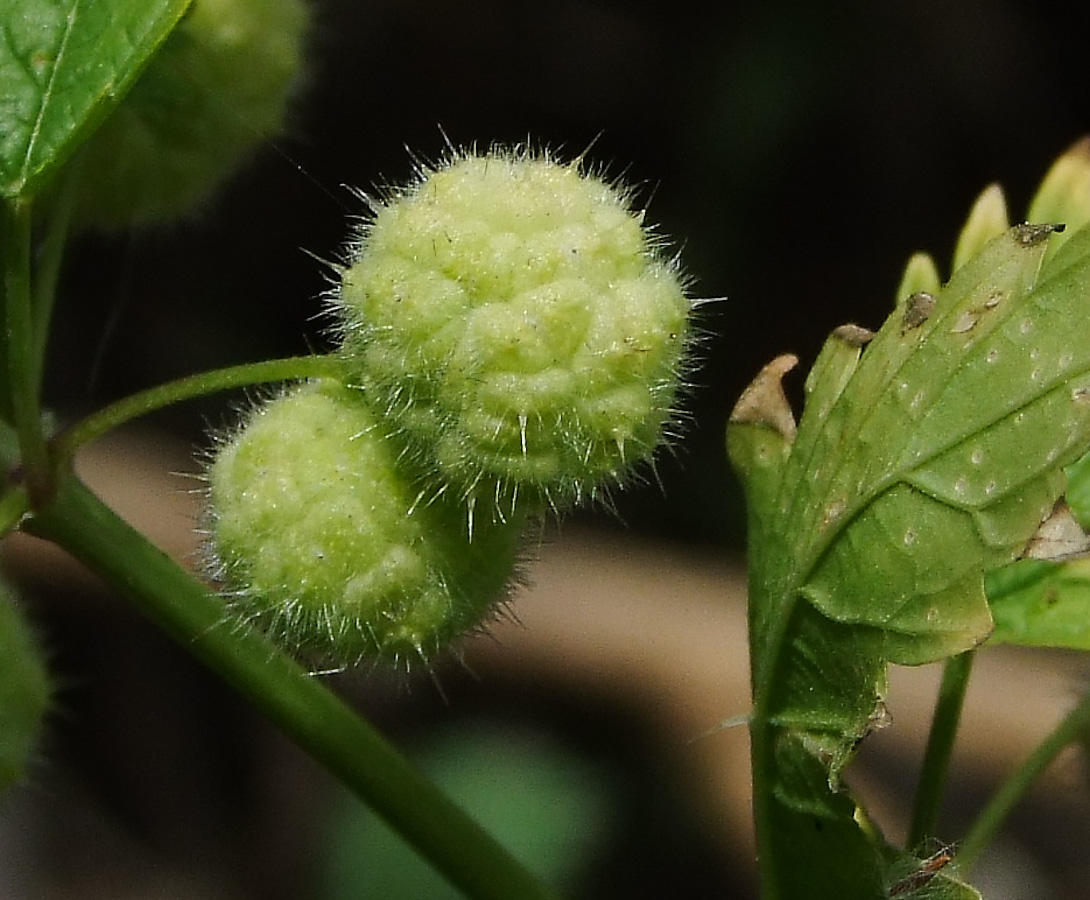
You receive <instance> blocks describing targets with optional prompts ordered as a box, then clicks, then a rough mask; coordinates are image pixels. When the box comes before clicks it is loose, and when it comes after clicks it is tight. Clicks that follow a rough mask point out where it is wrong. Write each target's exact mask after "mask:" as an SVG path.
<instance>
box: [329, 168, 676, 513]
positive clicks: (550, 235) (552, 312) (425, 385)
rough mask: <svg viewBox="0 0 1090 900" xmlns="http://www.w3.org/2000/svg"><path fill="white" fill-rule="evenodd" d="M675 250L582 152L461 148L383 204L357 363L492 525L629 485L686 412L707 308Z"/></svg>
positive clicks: (372, 241) (442, 474) (345, 300)
mask: <svg viewBox="0 0 1090 900" xmlns="http://www.w3.org/2000/svg"><path fill="white" fill-rule="evenodd" d="M660 251H661V245H660V242H658V241H656V240H655V238H654V237H652V236H651V235H650V233H649V231H648V229H647V228H645V227H644V225H643V216H642V213H640V212H636V211H633V210H632V209H631V208H630V207H629V204H628V198H627V196H626V194H625V192H624V191H622V190H620V189H618V188H617V187H615V186H613V185H610V184H608V183H607V182H605V181H604V180H602V179H601V178H599V177H596V176H594V175H589V174H586V173H585V172H583V171H582V170H581V168H580V164H579V163H578V162H574V163H570V164H561V163H558V162H556V161H554V160H552V159H550V158H548V157H547V156H535V155H533V154H531V153H529V152H524V151H502V150H493V151H491V152H489V153H486V154H484V155H456V156H455V157H454V158H453V159H452V160H451V161H450V162H449V163H448V164H446V165H444V166H442V167H439V168H436V169H426V170H422V171H421V173H420V178H419V180H418V182H417V183H416V184H414V185H412V186H411V187H410V188H408V189H407V190H405V191H403V192H400V193H396V194H394V195H392V196H391V197H389V199H388V200H387V202H385V203H375V204H374V215H373V216H372V217H371V218H370V219H369V220H368V221H367V222H366V224H365V225H364V226H363V227H362V228H361V229H360V232H359V235H358V239H357V241H356V242H355V244H354V245H353V246H352V247H351V250H350V264H349V265H348V266H347V267H346V268H345V269H344V271H343V280H342V284H341V285H340V288H339V290H338V292H337V295H336V297H335V301H334V303H335V307H336V310H337V313H338V315H339V317H340V320H341V328H342V330H343V338H344V342H343V355H344V357H345V359H346V360H347V361H348V364H349V366H350V367H351V368H352V370H353V373H354V374H353V377H354V378H355V379H357V380H358V381H359V383H360V384H361V385H362V386H363V387H364V388H365V390H366V391H367V392H368V393H369V394H370V395H371V396H373V397H375V398H376V402H377V403H378V404H380V405H381V406H383V407H384V409H385V411H386V418H387V421H388V422H389V423H390V427H391V430H392V431H393V432H396V433H397V434H398V435H400V436H401V437H402V439H404V440H405V441H406V442H407V444H408V446H409V448H410V453H411V454H412V455H414V456H415V457H416V458H417V459H419V460H420V461H421V463H422V464H425V465H429V466H432V467H433V468H434V469H435V470H436V471H437V474H438V479H439V483H440V484H441V485H442V488H443V489H444V490H446V491H447V492H448V493H451V494H455V495H457V496H459V497H461V498H462V499H463V501H464V502H466V503H467V504H468V506H469V507H470V510H471V511H472V509H473V508H474V505H475V504H478V501H482V500H483V501H484V503H485V505H486V507H490V508H491V511H492V514H491V515H486V516H478V517H477V518H478V519H484V518H489V519H490V518H496V517H499V518H502V517H504V516H506V515H509V514H510V513H511V511H512V510H515V509H521V508H526V509H541V508H542V507H543V506H546V505H551V506H552V507H554V508H563V507H565V506H567V505H569V504H571V503H574V502H578V501H580V500H582V499H584V498H587V497H592V496H594V495H595V494H597V493H598V492H599V491H600V489H601V488H602V487H603V486H608V485H610V484H616V483H620V482H623V481H625V480H626V479H627V478H628V477H629V475H630V472H631V471H632V467H633V466H634V465H635V464H637V463H639V462H641V461H646V460H647V459H649V458H650V457H651V455H652V453H653V452H654V450H655V448H656V447H657V446H658V445H659V444H660V442H661V440H662V437H663V433H664V431H665V430H667V429H668V426H669V424H670V423H671V421H672V420H673V418H674V407H675V402H676V395H677V392H678V389H679V384H680V381H681V377H682V374H683V370H684V368H685V365H686V358H687V348H688V344H689V339H690V325H689V312H690V306H691V304H690V302H689V300H688V299H687V298H686V296H685V293H684V290H683V279H682V278H681V277H680V274H679V272H678V268H677V266H676V264H675V262H674V261H673V260H671V259H668V258H664V257H663V256H662V255H661V252H660ZM478 508H480V507H479V506H478Z"/></svg>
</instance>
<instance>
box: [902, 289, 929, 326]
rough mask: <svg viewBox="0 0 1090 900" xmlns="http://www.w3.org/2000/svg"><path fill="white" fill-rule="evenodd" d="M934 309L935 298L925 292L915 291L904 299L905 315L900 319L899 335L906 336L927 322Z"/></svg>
mask: <svg viewBox="0 0 1090 900" xmlns="http://www.w3.org/2000/svg"><path fill="white" fill-rule="evenodd" d="M934 308H935V297H934V295H933V294H929V293H928V292H927V291H916V293H914V294H909V295H908V297H907V298H906V299H905V314H904V318H903V319H901V334H908V332H910V331H912V330H913V329H916V328H919V327H920V326H921V325H922V324H923V323H924V322H926V321H927V319H928V316H930V315H931V312H932V310H934Z"/></svg>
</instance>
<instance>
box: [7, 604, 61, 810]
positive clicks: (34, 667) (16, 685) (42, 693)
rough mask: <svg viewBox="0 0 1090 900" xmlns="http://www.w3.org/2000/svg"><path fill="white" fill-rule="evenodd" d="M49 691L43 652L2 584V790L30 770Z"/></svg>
mask: <svg viewBox="0 0 1090 900" xmlns="http://www.w3.org/2000/svg"><path fill="white" fill-rule="evenodd" d="M49 693H50V691H49V678H48V676H47V674H46V669H45V663H44V661H43V660H42V656H41V652H40V651H39V649H38V647H37V645H36V644H35V642H34V637H33V635H32V634H31V633H30V629H29V628H28V627H27V623H26V622H25V621H24V620H23V617H22V616H21V615H20V613H19V610H18V609H17V608H16V606H15V603H14V601H13V598H12V597H11V594H10V591H9V589H8V587H7V585H5V584H3V583H0V792H2V791H4V790H6V789H7V788H8V787H10V786H11V785H12V784H14V783H16V782H18V781H19V779H21V778H22V777H23V774H24V773H25V771H26V765H27V760H28V759H29V758H30V756H31V752H32V750H33V747H34V741H35V739H36V738H37V736H38V730H39V728H40V726H41V722H42V718H43V717H44V715H45V712H46V709H47V708H48V706H49Z"/></svg>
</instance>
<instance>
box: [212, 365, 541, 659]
mask: <svg viewBox="0 0 1090 900" xmlns="http://www.w3.org/2000/svg"><path fill="white" fill-rule="evenodd" d="M209 480H210V485H211V498H210V499H211V506H212V509H213V510H214V512H213V519H212V521H211V523H210V525H211V529H212V533H213V536H214V539H215V553H216V556H217V560H216V566H217V568H218V569H219V575H220V577H221V578H222V579H223V581H224V582H225V583H226V584H227V586H228V588H229V589H232V590H234V591H235V595H234V598H233V603H234V605H235V608H236V609H237V610H238V611H239V612H240V613H241V614H242V615H243V616H244V617H245V618H248V619H250V620H251V621H252V622H253V623H254V624H256V625H258V626H259V627H260V628H262V629H263V630H265V631H266V632H268V633H269V634H270V635H271V636H272V637H274V638H275V639H277V640H279V641H281V642H283V643H287V644H289V645H290V646H292V647H293V648H295V649H296V650H298V651H300V652H301V653H302V654H303V655H304V656H306V657H308V658H310V659H312V660H318V661H331V662H338V663H339V662H345V661H349V662H351V661H355V660H358V659H361V658H363V657H371V658H374V657H377V658H381V659H386V660H391V661H401V662H411V661H412V660H414V659H425V660H426V659H428V658H429V656H430V655H431V654H432V653H433V652H434V651H436V650H437V649H439V648H440V647H441V646H443V645H444V644H446V643H447V642H448V641H450V640H451V639H452V638H454V637H455V636H457V635H459V634H461V633H462V632H464V631H466V630H467V629H471V628H473V627H474V626H476V625H477V624H478V623H479V622H480V621H481V620H482V619H483V618H485V616H486V615H487V613H488V611H489V610H490V609H492V608H493V607H494V605H495V603H496V602H497V601H498V600H500V599H502V597H503V594H504V587H505V584H506V583H507V580H508V578H509V577H510V573H511V570H512V568H513V566H514V563H515V556H516V550H517V542H518V537H519V531H520V529H519V528H518V527H517V525H515V524H514V523H512V524H509V525H502V526H501V525H496V526H492V525H490V524H487V523H482V525H481V527H478V528H476V529H475V530H474V532H473V534H472V535H470V534H469V533H468V532H467V530H466V527H465V516H464V511H463V510H462V509H461V508H460V507H459V506H458V505H457V504H453V503H451V502H449V501H447V500H446V499H445V498H443V497H435V498H431V499H425V498H423V497H422V496H421V494H422V488H421V486H420V484H419V483H418V482H417V481H416V479H414V477H413V476H412V474H411V472H410V471H409V470H408V469H407V468H406V465H405V462H404V461H403V460H399V459H398V452H397V448H396V447H395V446H394V445H393V444H392V443H391V442H390V441H388V440H386V439H385V438H384V437H383V436H382V434H381V431H380V429H379V427H378V423H377V422H376V420H375V417H374V415H373V413H372V412H371V410H370V408H369V407H368V405H367V404H366V403H364V402H363V399H362V398H361V396H360V394H359V392H358V391H354V390H352V389H350V388H346V387H344V386H342V385H340V384H337V383H335V382H331V381H322V382H312V383H308V384H306V385H303V386H301V387H298V388H296V389H294V390H292V391H291V392H289V393H286V394H284V395H282V396H280V397H278V398H277V399H275V400H273V401H271V402H269V403H267V404H265V405H263V406H260V407H258V408H257V409H256V410H255V411H254V413H253V416H252V418H251V419H250V420H249V422H248V423H247V424H246V426H245V427H244V428H242V429H241V430H240V431H239V432H238V433H237V434H236V435H235V436H234V437H233V438H231V439H230V440H228V441H227V442H226V443H225V445H224V446H223V447H222V449H221V450H220V452H219V453H218V454H217V456H216V458H215V461H214V462H213V464H212V467H211V469H210V471H209Z"/></svg>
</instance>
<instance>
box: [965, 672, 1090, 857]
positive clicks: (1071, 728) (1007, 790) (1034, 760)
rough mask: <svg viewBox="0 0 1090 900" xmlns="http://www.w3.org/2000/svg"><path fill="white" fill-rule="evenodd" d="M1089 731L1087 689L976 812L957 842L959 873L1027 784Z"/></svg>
mask: <svg viewBox="0 0 1090 900" xmlns="http://www.w3.org/2000/svg"><path fill="white" fill-rule="evenodd" d="M1088 731H1090V693H1085V694H1083V696H1082V699H1081V700H1080V701H1079V704H1078V706H1076V707H1075V708H1074V709H1073V710H1071V712H1069V713H1068V714H1067V715H1066V716H1064V718H1063V719H1062V720H1061V721H1060V724H1059V725H1057V726H1056V728H1055V729H1054V730H1053V731H1052V733H1051V734H1050V735H1049V736H1048V737H1046V738H1045V739H1044V740H1043V741H1042V742H1041V743H1040V744H1039V745H1038V746H1037V748H1036V749H1035V750H1034V751H1033V752H1032V753H1031V754H1030V755H1029V757H1028V758H1027V759H1026V761H1025V762H1024V763H1022V765H1021V766H1019V767H1018V769H1017V770H1016V771H1015V772H1014V773H1013V774H1012V775H1011V776H1010V777H1009V778H1008V779H1007V780H1006V781H1005V782H1003V784H1002V785H1000V787H999V790H997V791H996V792H995V793H994V794H993V795H992V798H991V800H989V801H988V804H987V806H985V807H984V809H983V810H982V811H981V813H980V815H978V816H977V818H976V821H975V822H974V823H973V826H972V828H970V829H969V833H968V834H967V835H966V836H965V839H964V840H963V841H961V842H960V843H959V844H958V854H957V863H958V871H959V874H965V873H967V872H968V871H969V868H970V867H971V866H972V865H973V864H974V863H975V862H976V861H977V859H978V858H979V857H980V854H981V853H982V852H983V851H984V849H985V848H986V847H987V846H988V844H990V843H991V842H992V840H993V839H994V838H995V836H996V834H997V833H998V832H999V829H1000V828H1001V827H1002V825H1003V822H1004V821H1006V819H1007V816H1009V815H1010V813H1011V811H1012V810H1013V809H1014V807H1015V806H1017V805H1018V803H1019V801H1020V800H1021V799H1022V797H1023V796H1025V794H1026V792H1027V791H1028V790H1029V788H1030V785H1032V784H1033V782H1034V781H1035V780H1036V779H1037V778H1038V777H1039V776H1040V775H1042V774H1043V773H1044V771H1045V770H1046V769H1047V768H1048V767H1049V766H1050V765H1051V764H1052V762H1053V761H1054V760H1055V759H1056V757H1057V756H1059V755H1060V753H1061V752H1062V751H1063V750H1064V749H1065V748H1067V747H1068V746H1070V745H1071V744H1073V743H1074V742H1075V741H1077V740H1079V738H1080V737H1082V736H1083V735H1085V734H1086V733H1087V732H1088Z"/></svg>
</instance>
